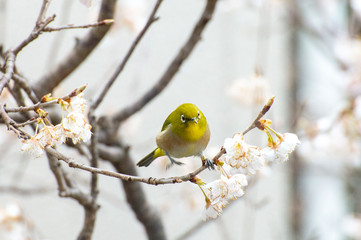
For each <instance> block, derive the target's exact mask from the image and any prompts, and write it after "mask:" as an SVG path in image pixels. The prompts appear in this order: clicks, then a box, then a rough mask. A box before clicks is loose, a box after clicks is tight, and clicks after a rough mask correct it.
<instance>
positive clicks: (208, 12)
mask: <svg viewBox="0 0 361 240" xmlns="http://www.w3.org/2000/svg"><path fill="white" fill-rule="evenodd" d="M216 3H217V0H208V1H207V5H206V7H205V9H204V11H203V13H202V16H201V17H200V19H199V20H198V22H197V23H196V25H195V27H194V29H193V32H192V34H191V35H190V37H189V39H188V40H187V42H186V43H185V44H184V45H183V47H182V48H181V49H180V51H179V52H178V54H177V56H176V57H175V58H174V59H173V61H172V62H171V64H170V65H169V66H168V68H167V70H166V71H165V72H164V74H163V75H162V77H161V78H160V79H159V80H158V82H157V83H156V84H155V85H154V86H153V87H152V88H151V89H150V90H149V91H148V92H146V93H145V94H144V95H143V96H142V97H141V98H140V99H139V100H138V101H136V102H135V103H133V104H131V105H130V106H128V107H126V108H125V109H123V110H121V111H119V112H118V113H116V114H115V115H114V116H113V117H112V120H113V122H116V123H118V124H119V123H120V122H122V121H124V120H125V119H127V118H128V117H130V116H131V115H133V114H134V113H136V112H138V111H139V110H141V109H142V108H143V107H144V106H145V105H146V104H148V103H149V102H150V101H151V100H152V99H153V98H154V97H156V96H157V95H158V94H159V93H160V92H161V91H163V89H164V88H165V87H166V86H167V85H168V83H169V82H170V81H171V80H172V79H173V77H174V75H175V74H176V73H177V72H178V70H179V69H180V67H181V66H182V64H183V62H184V61H185V60H186V59H187V58H188V57H189V55H190V53H191V52H192V51H193V49H194V47H195V46H196V45H197V43H198V42H199V40H200V39H201V35H202V33H203V31H204V29H205V27H206V25H207V23H208V22H209V21H210V20H211V18H212V16H213V13H214V10H215V7H216Z"/></svg>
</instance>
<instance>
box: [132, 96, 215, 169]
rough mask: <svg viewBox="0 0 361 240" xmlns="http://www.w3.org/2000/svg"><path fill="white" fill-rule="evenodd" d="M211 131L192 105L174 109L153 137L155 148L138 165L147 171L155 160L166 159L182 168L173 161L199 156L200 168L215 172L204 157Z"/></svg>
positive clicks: (211, 164)
mask: <svg viewBox="0 0 361 240" xmlns="http://www.w3.org/2000/svg"><path fill="white" fill-rule="evenodd" d="M210 135H211V134H210V131H209V127H208V123H207V119H206V117H205V116H204V115H203V113H202V112H201V110H199V108H198V107H197V106H196V105H194V104H192V103H184V104H182V105H180V106H179V107H177V109H176V110H174V111H173V112H172V113H171V114H170V115H169V116H168V117H167V119H166V120H165V122H164V124H163V127H162V131H161V132H160V133H158V135H157V137H156V143H157V146H158V147H157V148H156V149H154V151H152V152H151V153H149V154H148V155H147V156H145V157H144V158H143V159H142V160H140V161H139V162H138V163H137V166H139V167H142V166H145V167H148V166H149V164H151V163H152V162H153V161H154V160H155V159H156V158H157V157H160V156H164V155H167V156H168V158H169V159H170V161H171V163H172V164H173V163H175V164H178V165H180V164H183V163H182V162H178V161H176V160H175V159H174V158H182V157H189V156H199V157H201V159H202V162H203V164H206V165H207V166H208V167H210V168H214V166H213V163H212V162H210V161H209V160H208V159H206V158H205V157H204V155H203V151H204V149H205V148H206V147H207V145H208V142H209V138H210Z"/></svg>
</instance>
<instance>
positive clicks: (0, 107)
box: [0, 104, 31, 139]
mask: <svg viewBox="0 0 361 240" xmlns="http://www.w3.org/2000/svg"><path fill="white" fill-rule="evenodd" d="M0 116H1V118H2V119H3V120H4V122H5V124H6V126H7V127H8V130H12V131H13V132H15V133H16V135H18V137H19V138H24V139H26V138H30V137H31V136H30V135H29V134H28V133H26V132H25V131H23V130H21V129H18V128H16V127H15V126H14V125H15V124H16V122H15V121H14V120H13V119H11V118H10V117H9V115H8V114H7V113H6V111H5V104H2V105H0Z"/></svg>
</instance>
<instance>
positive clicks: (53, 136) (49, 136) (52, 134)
mask: <svg viewBox="0 0 361 240" xmlns="http://www.w3.org/2000/svg"><path fill="white" fill-rule="evenodd" d="M36 138H37V139H39V141H40V143H41V145H42V146H44V147H45V146H47V145H49V146H54V145H55V143H56V140H57V139H58V135H57V133H56V130H55V127H54V126H45V127H43V128H42V129H41V130H40V131H39V133H38V134H37V135H36Z"/></svg>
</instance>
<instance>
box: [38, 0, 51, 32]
mask: <svg viewBox="0 0 361 240" xmlns="http://www.w3.org/2000/svg"><path fill="white" fill-rule="evenodd" d="M50 1H51V0H43V4H42V5H41V8H40V12H39V16H38V19H37V20H36V25H37V26H40V25H41V23H42V21H43V19H44V18H45V15H46V11H48V8H49V5H50Z"/></svg>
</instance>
